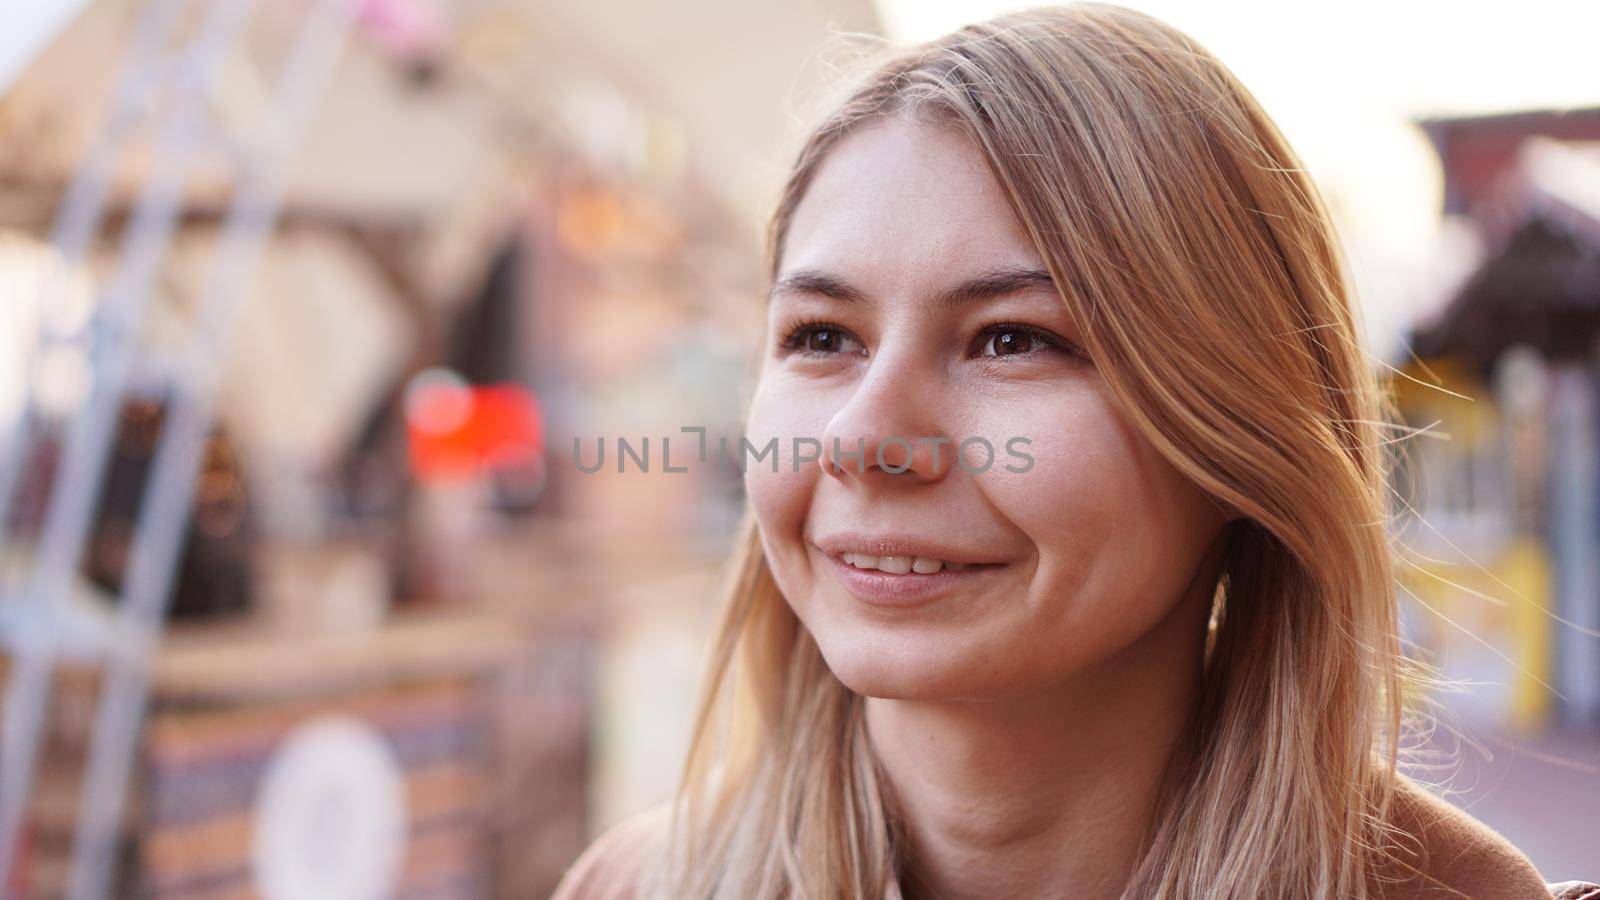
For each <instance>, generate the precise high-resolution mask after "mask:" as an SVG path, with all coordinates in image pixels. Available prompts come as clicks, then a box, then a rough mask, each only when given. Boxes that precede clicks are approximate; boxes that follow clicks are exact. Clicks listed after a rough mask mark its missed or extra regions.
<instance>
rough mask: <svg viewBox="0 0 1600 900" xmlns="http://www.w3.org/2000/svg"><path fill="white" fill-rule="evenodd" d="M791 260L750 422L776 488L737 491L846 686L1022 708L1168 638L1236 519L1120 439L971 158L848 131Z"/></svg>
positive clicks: (754, 471)
mask: <svg viewBox="0 0 1600 900" xmlns="http://www.w3.org/2000/svg"><path fill="white" fill-rule="evenodd" d="M782 253H783V256H782V268H781V271H780V272H779V274H778V278H777V280H776V282H775V286H774V290H773V294H772V299H771V306H770V310H769V314H768V333H767V347H768V349H767V351H766V356H765V358H764V360H763V363H762V371H761V376H760V381H759V384H758V386H757V390H756V394H755V396H754V398H753V401H752V406H751V410H750V417H749V422H748V425H747V439H748V440H749V442H750V444H751V445H752V446H753V447H755V448H756V449H757V450H759V449H761V448H764V447H765V446H767V444H768V443H769V441H771V440H772V439H774V438H775V439H776V440H777V446H778V451H779V455H778V457H777V459H776V463H777V465H776V469H777V471H773V468H774V465H773V463H774V460H773V458H772V457H767V458H765V459H760V460H758V459H757V458H756V457H755V456H754V455H753V454H747V455H746V459H745V463H746V465H747V466H748V469H747V471H746V475H745V481H746V486H747V488H748V490H749V495H750V498H751V503H752V505H753V508H754V511H755V515H756V520H757V523H758V525H759V530H760V535H761V541H762V545H763V548H764V550H765V552H766V556H767V559H768V561H769V562H770V565H771V567H772V571H773V575H774V577H775V579H776V581H777V584H778V587H779V588H780V589H781V590H782V592H783V595H784V596H785V597H786V598H787V599H788V602H789V603H790V605H791V606H792V607H793V608H794V611H795V613H796V614H797V615H798V616H799V618H800V619H801V621H802V622H803V623H804V624H805V626H806V628H807V629H809V630H810V632H811V634H812V635H813V636H814V637H815V639H816V641H817V643H818V645H819V647H820V648H821V651H822V653H823V656H824V657H825V659H826V660H827V662H828V665H829V666H830V668H831V669H832V670H833V671H834V673H835V674H837V675H838V677H839V678H840V680H842V681H843V682H844V683H845V684H846V685H847V686H848V687H850V688H851V689H852V690H855V691H856V692H858V693H862V694H865V695H868V696H877V697H895V698H913V697H915V698H923V699H933V698H978V697H996V696H1000V695H1004V694H1009V693H1016V692H1024V691H1031V690H1034V689H1037V688H1041V687H1045V686H1048V685H1050V684H1052V683H1057V684H1059V683H1063V682H1064V681H1065V680H1066V679H1069V678H1071V677H1072V676H1073V675H1074V674H1075V673H1077V672H1080V671H1083V670H1085V669H1086V668H1088V667H1090V666H1094V665H1096V664H1100V663H1105V662H1107V661H1109V660H1112V659H1113V658H1114V657H1116V656H1117V655H1118V654H1119V653H1123V652H1129V651H1131V652H1139V651H1140V650H1141V649H1142V648H1141V647H1140V643H1141V639H1142V638H1145V637H1146V636H1147V635H1150V634H1153V633H1155V632H1157V631H1159V630H1161V626H1162V625H1163V623H1171V622H1172V621H1173V620H1174V618H1175V613H1174V611H1175V609H1177V608H1178V606H1179V603H1178V601H1179V599H1180V598H1181V597H1183V596H1185V593H1186V589H1187V588H1189V587H1190V581H1191V579H1192V578H1193V577H1194V576H1195V573H1196V570H1197V568H1198V567H1199V564H1200V562H1201V560H1202V558H1203V557H1204V556H1205V554H1206V550H1207V548H1208V547H1209V546H1210V545H1211V542H1212V539H1213V538H1214V537H1216V536H1217V534H1218V529H1219V527H1220V526H1221V524H1222V523H1223V521H1224V516H1223V514H1222V513H1221V512H1220V510H1219V509H1218V508H1217V507H1216V506H1215V505H1214V504H1212V503H1211V502H1210V501H1209V500H1208V499H1207V498H1206V497H1205V496H1204V495H1203V494H1202V493H1201V492H1200V491H1199V490H1198V489H1197V488H1196V487H1195V486H1194V485H1193V484H1192V483H1190V482H1189V481H1187V480H1186V479H1185V478H1183V477H1182V476H1181V475H1180V474H1179V473H1178V471H1177V470H1176V469H1174V468H1173V467H1172V466H1171V465H1170V464H1168V463H1167V462H1166V461H1165V460H1164V459H1163V458H1161V457H1160V456H1158V455H1157V453H1156V452H1155V450H1154V448H1153V447H1152V446H1151V445H1150V444H1149V443H1148V442H1147V441H1146V440H1145V439H1144V438H1143V437H1142V436H1141V435H1140V434H1139V433H1138V432H1137V431H1136V430H1135V429H1134V428H1133V427H1132V426H1131V425H1130V424H1129V423H1128V421H1127V420H1126V418H1125V416H1124V415H1123V412H1122V410H1121V408H1120V407H1119V405H1118V403H1117V402H1116V401H1115V400H1114V399H1113V396H1112V394H1111V393H1110V391H1109V390H1108V388H1107V386H1106V384H1105V382H1104V381H1103V380H1102V378H1101V375H1100V373H1099V372H1098V371H1097V370H1096V368H1095V364H1094V362H1092V361H1091V360H1089V359H1087V358H1085V356H1084V355H1083V354H1082V352H1081V351H1080V349H1079V348H1080V347H1081V346H1082V345H1081V342H1080V338H1081V332H1080V331H1079V328H1078V326H1077V325H1076V323H1074V322H1073V320H1072V318H1071V316H1070V315H1069V314H1068V311H1067V309H1066V306H1065V305H1064V304H1063V303H1062V301H1061V299H1060V298H1059V296H1058V295H1057V292H1056V289H1055V287H1054V286H1053V285H1052V284H1051V283H1050V281H1049V276H1048V275H1047V274H1046V273H1045V272H1044V264H1043V261H1042V260H1041V258H1040V256H1039V254H1038V252H1037V251H1036V250H1035V249H1034V247H1033V245H1032V244H1031V242H1030V241H1029V240H1028V238H1027V237H1026V235H1025V234H1024V232H1023V230H1022V227H1021V225H1020V223H1019V222H1018V221H1017V219H1016V218H1015V216H1014V215H1013V214H1012V212H1011V209H1010V207H1009V206H1008V205H1007V204H1006V201H1005V198H1004V195H1003V194H1002V192H1001V188H1000V186H999V184H998V183H997V182H996V181H995V179H994V177H993V176H992V175H991V174H990V172H989V169H988V167H987V166H986V164H985V162H984V159H983V157H982V156H981V155H980V153H979V151H978V150H977V148H976V147H974V146H973V145H971V144H970V143H969V142H968V141H967V140H966V139H965V138H964V137H962V136H960V135H959V134H957V133H955V132H953V131H950V130H946V129H942V128H938V127H934V126H928V125H921V124H912V123H909V122H906V121H902V120H898V119H888V120H882V121H879V122H875V123H872V124H869V125H867V126H865V127H863V128H861V129H860V130H858V131H856V132H854V133H853V134H851V135H850V136H848V137H847V138H845V139H844V141H842V142H841V143H840V144H839V145H838V146H836V147H835V148H834V149H833V151H832V152H831V153H830V155H829V156H828V158H827V159H826V160H825V161H824V162H823V163H822V165H821V168H820V169H819V171H818V172H817V175H816V178H815V180H814V181H813V183H812V184H811V186H810V188H809V189H808V191H807V193H806V195H805V197H804V198H803V200H802V201H801V203H800V205H799V207H798V209H797V210H796V211H795V214H794V218H793V221H792V224H791V226H790V229H789V232H788V236H787V239H786V244H785V246H784V247H783V248H782ZM983 442H987V446H988V447H989V448H992V452H991V451H989V450H986V449H985V445H984V443H983ZM819 444H820V451H821V452H820V453H819V452H818V449H819V446H818V445H819ZM958 445H961V446H963V447H964V450H963V452H962V454H961V456H960V458H958V457H957V456H956V450H955V448H956V447H957V446H958ZM836 448H837V451H838V455H836V454H835V450H836ZM857 451H862V452H860V453H859V454H858V453H857ZM819 456H820V459H818V458H817V457H819ZM986 462H987V463H988V465H987V466H986V465H985V463H986ZM951 563H955V564H956V565H955V566H952V565H950V564H951ZM1189 593H1191V594H1193V593H1195V592H1194V591H1192V590H1191V591H1189ZM1205 597H1206V598H1207V599H1208V600H1209V597H1210V590H1209V589H1207V590H1206V591H1205ZM1199 621H1200V623H1201V624H1202V626H1203V621H1204V618H1203V615H1202V617H1201V618H1200V620H1199ZM1191 622H1192V617H1186V618H1184V620H1183V627H1184V629H1185V634H1186V635H1187V634H1188V630H1189V627H1190V623H1191ZM1168 630H1170V627H1169V629H1168ZM1188 639H1189V638H1188V637H1187V636H1186V637H1185V640H1188ZM1202 639H1203V634H1202V633H1201V630H1200V628H1195V629H1193V634H1192V640H1193V641H1194V644H1195V646H1196V647H1198V646H1199V643H1200V641H1201V640H1202Z"/></svg>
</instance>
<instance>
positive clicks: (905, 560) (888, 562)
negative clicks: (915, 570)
mask: <svg viewBox="0 0 1600 900" xmlns="http://www.w3.org/2000/svg"><path fill="white" fill-rule="evenodd" d="M878 568H880V569H882V570H883V571H885V572H888V573H889V574H890V575H905V574H907V573H909V572H910V571H911V557H909V556H882V557H879V558H878Z"/></svg>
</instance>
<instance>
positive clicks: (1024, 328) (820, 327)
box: [779, 319, 1084, 359]
mask: <svg viewBox="0 0 1600 900" xmlns="http://www.w3.org/2000/svg"><path fill="white" fill-rule="evenodd" d="M820 331H837V332H839V333H840V334H845V335H849V334H850V332H849V331H848V330H847V329H845V328H842V327H840V326H838V325H836V324H834V323H832V322H828V321H826V320H823V319H802V320H800V321H798V322H796V323H795V324H794V325H793V327H791V328H790V330H789V332H788V334H786V335H784V338H783V340H782V341H780V342H779V346H780V347H781V348H782V349H783V350H784V351H785V355H787V354H788V353H805V354H808V355H821V356H833V355H834V354H831V353H818V352H816V351H809V350H806V349H805V343H806V339H807V338H808V337H809V336H810V335H812V334H814V333H816V332H820ZM1007 331H1019V332H1022V333H1024V334H1026V335H1028V336H1029V337H1031V338H1033V339H1034V340H1037V341H1040V342H1042V343H1043V344H1044V345H1045V349H1049V350H1056V351H1059V352H1061V353H1065V354H1067V355H1068V356H1070V357H1073V358H1074V359H1082V358H1084V356H1083V354H1082V353H1081V352H1080V351H1079V350H1078V349H1077V348H1076V347H1074V346H1073V345H1072V344H1070V343H1068V342H1067V341H1066V340H1065V339H1063V338H1060V337H1057V336H1056V335H1055V334H1054V333H1052V332H1050V331H1046V330H1045V329H1043V328H1039V327H1036V326H1033V325H1023V324H1021V323H1018V322H996V323H995V324H993V325H986V326H984V327H983V328H981V329H979V330H978V333H977V334H976V335H975V336H974V338H973V343H974V345H977V344H980V343H984V342H987V340H988V339H989V338H990V337H993V336H994V335H996V334H1000V333H1004V332H1007ZM851 337H852V338H854V335H851ZM855 340H856V342H857V343H863V342H862V341H861V340H860V339H859V338H856V339H855ZM1030 352H1032V351H1030ZM1005 355H1007V356H1027V355H1029V354H1028V353H1015V354H1005ZM996 358H998V357H996Z"/></svg>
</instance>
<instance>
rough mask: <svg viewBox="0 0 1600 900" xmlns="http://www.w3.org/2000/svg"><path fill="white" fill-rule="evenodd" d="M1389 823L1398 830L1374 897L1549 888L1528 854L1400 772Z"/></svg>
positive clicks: (1536, 892)
mask: <svg viewBox="0 0 1600 900" xmlns="http://www.w3.org/2000/svg"><path fill="white" fill-rule="evenodd" d="M1389 819H1390V825H1391V826H1393V827H1394V828H1395V829H1397V830H1398V832H1399V833H1398V834H1396V835H1394V838H1393V840H1391V841H1389V842H1388V845H1387V847H1386V850H1387V851H1388V853H1387V857H1388V858H1387V859H1386V861H1385V862H1384V863H1383V864H1381V865H1380V866H1379V869H1380V873H1381V881H1382V883H1381V885H1380V889H1379V891H1378V894H1379V896H1381V897H1385V898H1402V897H1404V898H1411V897H1429V898H1432V897H1439V898H1444V897H1474V898H1476V897H1494V898H1500V897H1504V898H1507V900H1518V898H1524V897H1526V898H1536V900H1546V898H1549V897H1550V896H1551V891H1550V889H1549V887H1548V886H1547V885H1546V883H1545V881H1544V879H1543V878H1542V877H1541V876H1540V874H1539V870H1538V869H1537V868H1535V867H1534V865H1533V863H1532V862H1531V861H1529V859H1528V857H1527V856H1526V855H1525V854H1523V852H1522V851H1521V850H1518V849H1517V848H1516V847H1515V846H1514V845H1512V843H1511V842H1510V841H1508V840H1506V839H1505V838H1504V837H1501V836H1500V834H1499V833H1497V832H1496V831H1494V829H1492V828H1490V827H1489V826H1487V825H1485V824H1483V823H1482V822H1480V821H1478V820H1477V819H1475V818H1473V817H1472V816H1470V815H1468V814H1467V813H1466V812H1464V811H1463V810H1461V809H1459V808H1457V807H1456V806H1454V805H1452V804H1451V803H1449V802H1448V801H1446V800H1444V799H1442V798H1440V797H1438V796H1436V795H1435V794H1433V793H1432V792H1431V791H1429V790H1428V789H1427V788H1425V787H1423V786H1422V785H1420V784H1418V783H1416V782H1415V781H1412V780H1411V779H1409V778H1406V777H1404V776H1401V777H1400V778H1399V781H1398V783H1397V784H1396V786H1395V796H1394V803H1393V806H1392V807H1391V809H1390V817H1389Z"/></svg>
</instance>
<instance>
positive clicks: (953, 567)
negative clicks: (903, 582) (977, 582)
mask: <svg viewBox="0 0 1600 900" xmlns="http://www.w3.org/2000/svg"><path fill="white" fill-rule="evenodd" d="M839 558H840V559H842V560H844V561H845V563H846V564H848V565H852V566H855V567H856V568H858V569H865V570H867V571H884V572H888V573H889V574H891V575H906V574H909V573H911V572H916V573H917V574H918V575H937V574H938V573H939V572H940V571H942V570H944V569H949V570H950V571H952V572H959V571H961V570H962V569H965V568H966V567H967V564H966V563H953V562H945V561H944V560H942V559H934V558H932V557H928V556H871V555H869V554H866V553H841V554H839Z"/></svg>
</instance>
